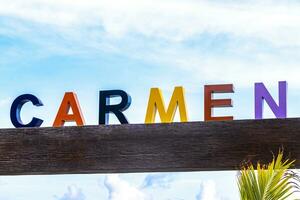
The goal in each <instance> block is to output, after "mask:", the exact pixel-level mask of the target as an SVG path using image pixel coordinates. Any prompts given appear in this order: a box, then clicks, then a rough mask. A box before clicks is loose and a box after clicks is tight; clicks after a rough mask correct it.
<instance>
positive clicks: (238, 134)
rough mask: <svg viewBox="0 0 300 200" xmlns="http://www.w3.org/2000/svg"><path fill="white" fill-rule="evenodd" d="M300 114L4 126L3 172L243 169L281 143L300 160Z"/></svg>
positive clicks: (268, 155) (266, 156)
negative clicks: (34, 126)
mask: <svg viewBox="0 0 300 200" xmlns="http://www.w3.org/2000/svg"><path fill="white" fill-rule="evenodd" d="M299 138H300V119H298V118H297V119H268V120H236V121H223V122H187V123H170V124H127V125H109V126H107V125H100V126H82V127H61V128H53V127H51V128H18V129H0V175H34V174H79V173H83V174H84V173H131V172H177V171H206V170H208V171H211V170H237V169H239V166H240V164H241V163H242V162H243V161H248V160H251V161H252V162H253V163H255V162H256V161H257V160H260V161H262V162H264V161H270V159H272V152H273V153H275V154H276V153H277V152H278V149H279V148H280V147H284V149H285V152H286V153H289V154H290V157H291V158H293V159H296V160H297V162H296V167H299V166H300V144H299Z"/></svg>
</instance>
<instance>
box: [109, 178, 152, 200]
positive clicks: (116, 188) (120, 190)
mask: <svg viewBox="0 0 300 200" xmlns="http://www.w3.org/2000/svg"><path fill="white" fill-rule="evenodd" d="M104 185H105V187H106V188H107V189H108V191H109V197H108V199H109V200H120V199H122V200H146V199H149V197H147V196H146V195H145V194H144V193H143V192H142V191H141V190H139V189H138V188H136V187H134V186H132V185H130V184H129V183H128V182H126V181H124V180H122V179H121V178H120V177H119V175H108V176H106V178H105V181H104Z"/></svg>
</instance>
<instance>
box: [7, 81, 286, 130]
mask: <svg viewBox="0 0 300 200" xmlns="http://www.w3.org/2000/svg"><path fill="white" fill-rule="evenodd" d="M278 85H279V87H278V91H279V92H278V94H279V98H278V104H277V103H276V102H275V100H274V99H273V97H272V96H271V94H270V93H269V91H268V90H267V88H266V87H265V85H264V84H263V83H255V87H254V88H255V119H262V118H263V105H264V102H266V103H267V104H268V105H269V107H270V109H271V110H272V112H273V113H274V115H275V117H276V118H286V116H287V82H286V81H280V82H279V84H278ZM216 93H234V86H233V84H222V85H205V86H204V121H227V120H233V119H234V117H233V116H214V115H213V108H220V107H232V106H233V104H232V100H231V99H230V98H228V99H215V98H213V94H216ZM115 97H119V98H121V102H120V103H118V104H111V103H110V100H111V99H112V98H115ZM28 102H31V103H32V104H33V106H37V107H39V106H43V103H42V101H41V100H40V99H39V98H38V97H36V96H35V95H33V94H23V95H21V96H18V97H17V98H16V99H15V100H14V101H13V103H12V106H11V110H10V118H11V122H12V124H13V125H14V126H15V127H17V128H19V127H40V126H41V125H42V124H43V120H42V119H39V118H36V117H33V118H32V120H31V122H29V123H27V124H24V123H23V122H22V119H21V116H20V112H21V109H22V106H23V105H24V104H25V103H28ZM130 105H131V97H130V95H129V94H128V93H127V92H125V91H123V90H104V91H100V92H99V124H109V114H111V113H112V114H114V115H115V116H116V117H117V119H118V120H119V121H120V123H121V124H128V123H129V122H128V119H127V118H126V116H125V115H124V113H123V111H125V110H127V109H128V108H129V107H130ZM70 109H72V113H70ZM177 110H178V112H179V115H180V121H181V122H187V121H188V115H187V108H186V101H185V91H184V88H183V87H181V86H180V87H175V89H174V91H173V95H172V97H171V100H170V102H169V104H168V107H166V105H165V102H164V98H163V93H162V91H161V90H160V89H159V88H151V90H150V95H149V101H148V105H147V109H146V117H145V123H146V124H151V123H155V117H156V114H158V115H159V116H160V120H161V122H162V123H171V122H173V121H174V116H175V113H176V111H177ZM66 122H75V123H76V124H77V126H83V125H85V120H84V116H83V113H82V111H81V108H80V104H79V100H78V98H77V95H76V93H74V92H66V93H65V95H64V97H63V100H62V102H61V104H60V107H59V109H58V111H57V115H56V117H55V119H54V122H53V127H61V126H64V124H65V123H66Z"/></svg>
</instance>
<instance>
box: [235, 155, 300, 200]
mask: <svg viewBox="0 0 300 200" xmlns="http://www.w3.org/2000/svg"><path fill="white" fill-rule="evenodd" d="M294 163H295V160H289V159H286V160H284V159H283V151H282V150H279V153H278V156H277V158H275V157H273V160H272V162H271V163H269V164H267V165H264V164H261V163H257V168H256V169H255V168H254V166H253V165H252V164H250V165H246V166H244V167H242V169H241V170H240V172H239V174H238V187H239V192H240V199H241V200H285V199H287V198H288V197H290V196H291V195H292V194H293V193H295V192H299V191H300V188H299V185H298V183H299V180H300V178H299V176H298V175H297V174H296V173H295V172H293V171H292V170H290V168H291V167H293V164H294Z"/></svg>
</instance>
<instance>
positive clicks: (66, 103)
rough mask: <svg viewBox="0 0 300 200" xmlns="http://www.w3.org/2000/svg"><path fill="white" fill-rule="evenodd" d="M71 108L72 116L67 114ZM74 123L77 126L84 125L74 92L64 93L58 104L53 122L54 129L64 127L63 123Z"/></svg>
mask: <svg viewBox="0 0 300 200" xmlns="http://www.w3.org/2000/svg"><path fill="white" fill-rule="evenodd" d="M70 108H72V111H73V114H69V111H70ZM72 121H75V122H76V124H77V126H83V125H84V118H83V115H82V113H81V109H80V106H79V103H78V99H77V95H76V94H75V93H74V92H66V93H65V96H64V98H63V100H62V102H61V104H60V107H59V110H58V113H57V115H56V118H55V120H54V123H53V126H54V127H61V126H64V124H65V122H72Z"/></svg>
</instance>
